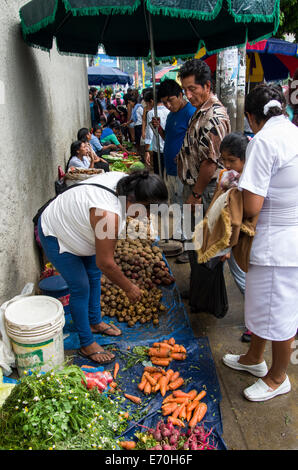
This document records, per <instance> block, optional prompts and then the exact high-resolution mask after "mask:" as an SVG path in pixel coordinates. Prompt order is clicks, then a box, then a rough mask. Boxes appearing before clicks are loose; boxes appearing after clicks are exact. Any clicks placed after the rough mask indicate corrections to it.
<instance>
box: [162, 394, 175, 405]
mask: <svg viewBox="0 0 298 470" xmlns="http://www.w3.org/2000/svg"><path fill="white" fill-rule="evenodd" d="M172 398H174V396H173V394H172V393H171V395H168V396H167V397H166V398H165V399H164V400H163V404H165V403H168V402H169V401H170V400H171V399H172Z"/></svg>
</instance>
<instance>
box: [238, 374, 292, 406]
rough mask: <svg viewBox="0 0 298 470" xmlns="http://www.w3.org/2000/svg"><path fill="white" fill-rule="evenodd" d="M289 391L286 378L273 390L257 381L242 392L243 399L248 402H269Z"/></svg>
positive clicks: (262, 382)
mask: <svg viewBox="0 0 298 470" xmlns="http://www.w3.org/2000/svg"><path fill="white" fill-rule="evenodd" d="M290 390H291V383H290V380H289V377H288V376H286V379H285V380H284V381H283V383H282V384H281V385H280V386H279V387H277V388H276V389H275V390H273V389H272V388H270V387H268V385H267V384H266V383H265V382H264V381H263V380H262V379H259V380H257V381H256V383H254V384H253V385H251V386H250V387H247V388H246V389H245V390H243V394H244V396H245V398H247V400H250V401H265V400H270V399H271V398H274V397H276V396H277V395H282V394H283V393H288V392H289V391H290Z"/></svg>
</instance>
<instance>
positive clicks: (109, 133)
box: [100, 122, 126, 152]
mask: <svg viewBox="0 0 298 470" xmlns="http://www.w3.org/2000/svg"><path fill="white" fill-rule="evenodd" d="M116 132H120V124H119V123H116V122H115V123H112V124H110V125H109V126H106V127H104V129H103V130H102V133H101V137H100V142H101V143H107V142H109V143H112V144H114V145H116V147H117V149H118V150H121V151H122V152H126V148H125V147H123V145H121V144H120V142H119V140H118V138H117V136H116Z"/></svg>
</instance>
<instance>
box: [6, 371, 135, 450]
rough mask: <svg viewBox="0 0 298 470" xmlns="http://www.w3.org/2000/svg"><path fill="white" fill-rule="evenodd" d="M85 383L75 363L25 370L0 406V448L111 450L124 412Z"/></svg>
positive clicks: (116, 403) (116, 404)
mask: <svg viewBox="0 0 298 470" xmlns="http://www.w3.org/2000/svg"><path fill="white" fill-rule="evenodd" d="M86 386H87V382H86V379H85V375H84V373H83V371H82V370H81V369H80V368H79V367H77V366H75V365H71V366H67V367H64V368H63V369H60V370H53V371H51V372H47V373H45V374H44V373H43V374H42V373H38V372H33V373H32V374H31V375H25V376H24V377H23V378H22V379H21V381H20V383H19V384H17V385H16V386H15V387H14V388H13V390H12V391H11V393H10V395H9V397H8V398H7V399H6V401H5V402H4V404H3V406H2V408H1V409H0V449H2V450H5V449H9V450H18V449H20V450H29V449H33V450H52V449H56V450H59V449H61V450H62V449H63V450H72V449H73V450H80V449H81V450H84V449H86V450H87V449H90V450H92V449H109V450H111V449H116V448H117V441H116V440H115V437H116V436H119V435H120V434H121V433H122V432H123V431H124V430H125V429H126V427H127V420H126V418H125V413H124V412H123V411H122V409H121V408H120V405H119V404H118V402H117V401H116V400H112V399H111V398H110V397H108V396H106V395H105V394H103V393H99V391H98V389H97V388H92V390H87V388H86Z"/></svg>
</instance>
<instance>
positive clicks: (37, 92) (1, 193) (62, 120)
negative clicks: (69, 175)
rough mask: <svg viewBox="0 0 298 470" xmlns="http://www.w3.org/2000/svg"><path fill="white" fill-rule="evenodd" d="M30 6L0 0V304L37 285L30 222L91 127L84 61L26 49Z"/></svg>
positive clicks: (22, 1) (37, 264)
mask: <svg viewBox="0 0 298 470" xmlns="http://www.w3.org/2000/svg"><path fill="white" fill-rule="evenodd" d="M27 1H28V0H0V197H1V201H0V305H1V304H2V302H4V301H5V300H8V299H10V298H11V297H12V296H14V295H17V294H19V293H20V291H21V290H22V288H23V287H24V285H25V284H26V283H27V282H35V284H36V285H37V281H38V277H39V261H38V255H37V251H36V247H35V244H34V237H33V223H32V217H33V216H34V215H35V213H36V211H37V209H38V208H39V207H40V206H41V205H42V204H43V203H44V202H46V201H47V200H48V199H49V198H50V197H52V196H54V194H55V193H54V181H55V179H56V178H57V168H58V165H62V167H63V168H64V164H65V162H66V161H67V159H68V158H69V148H70V144H71V142H72V141H73V140H76V133H77V130H78V129H79V128H81V127H86V126H89V125H90V113H89V101H88V83H87V72H86V59H84V58H79V57H69V56H62V55H59V54H58V52H57V50H56V47H54V49H53V50H52V51H51V52H50V54H49V53H47V52H44V51H41V50H38V49H35V48H31V47H28V46H27V45H26V44H25V43H24V42H23V39H22V36H21V32H20V24H19V15H18V11H19V8H20V7H21V6H22V5H24V4H25V3H27Z"/></svg>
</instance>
